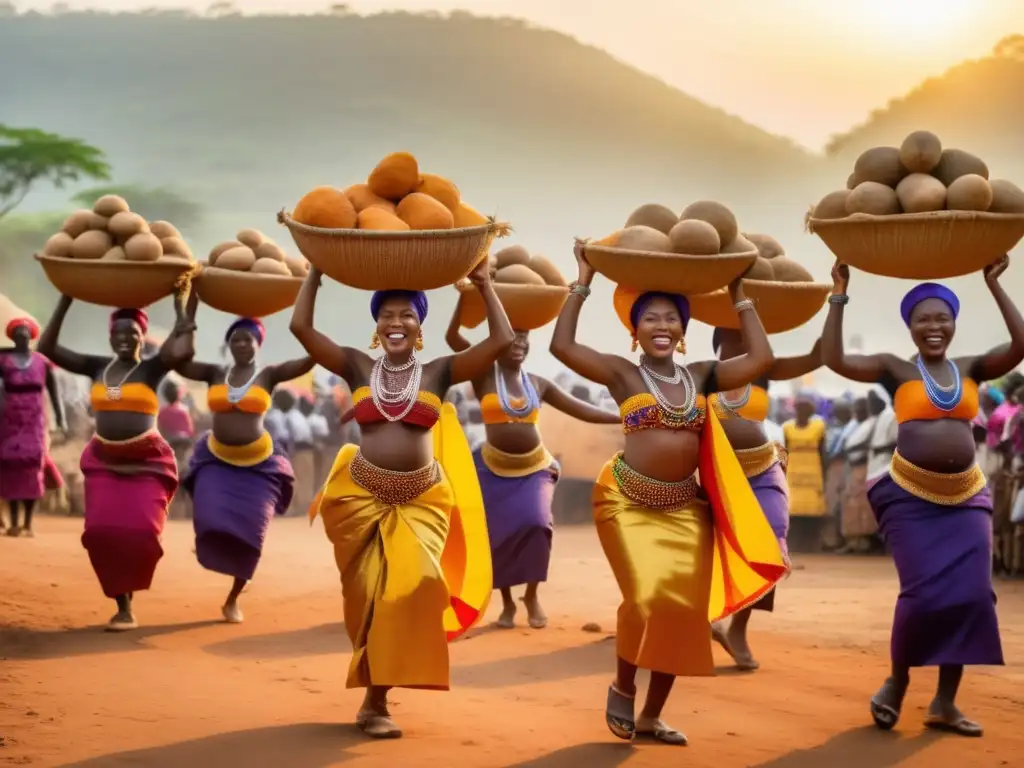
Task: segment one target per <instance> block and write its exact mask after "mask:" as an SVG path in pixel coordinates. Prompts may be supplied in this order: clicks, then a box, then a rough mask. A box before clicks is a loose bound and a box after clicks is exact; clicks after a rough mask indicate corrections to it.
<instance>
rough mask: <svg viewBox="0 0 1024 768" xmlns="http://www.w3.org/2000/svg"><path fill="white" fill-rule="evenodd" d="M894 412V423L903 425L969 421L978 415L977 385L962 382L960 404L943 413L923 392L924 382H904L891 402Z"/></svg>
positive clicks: (968, 380) (965, 380)
mask: <svg viewBox="0 0 1024 768" xmlns="http://www.w3.org/2000/svg"><path fill="white" fill-rule="evenodd" d="M892 407H893V410H894V411H895V412H896V422H897V423H898V424H903V423H905V422H908V421H934V420H936V419H956V420H958V421H970V420H971V419H973V418H974V417H975V416H977V415H978V385H977V384H976V383H975V381H974V380H973V379H964V380H963V395H961V397H960V402H959V403H957V404H956V407H954V408H953V410H951V411H943V410H942V409H940V408H936V407H935V406H934V405H932V401H931V400H929V399H928V393H927V392H926V391H925V388H924V382H923V381H921V380H920V379H917V380H915V381H905V382H903V383H902V384H900V386H899V388H898V389H897V390H896V395H895V397H893V401H892Z"/></svg>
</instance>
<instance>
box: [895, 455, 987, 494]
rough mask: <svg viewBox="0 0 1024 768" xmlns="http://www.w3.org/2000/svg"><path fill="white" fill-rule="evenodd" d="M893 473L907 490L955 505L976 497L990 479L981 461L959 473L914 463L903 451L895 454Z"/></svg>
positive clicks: (901, 486)
mask: <svg viewBox="0 0 1024 768" xmlns="http://www.w3.org/2000/svg"><path fill="white" fill-rule="evenodd" d="M889 476H890V477H891V478H892V480H893V482H894V483H896V485H898V486H899V487H900V488H902V489H903V490H904V491H906V492H907V493H910V494H913V495H914V496H917V497H918V498H919V499H924V500H925V501H930V502H932V503H933V504H941V505H943V506H946V507H955V506H958V505H960V504H963V503H964V502H965V501H967V500H968V499H970V498H973V497H974V496H976V495H977V494H979V493H980V492H981V491H982V489H983V488H984V487H985V485H986V482H987V481H986V480H985V473H984V472H982V471H981V467H979V466H978V465H977V464H975V465H974V466H973V467H971V468H970V469H966V470H964V471H963V472H957V473H955V474H947V473H944V472H931V471H929V470H927V469H921V467H919V466H917V465H916V464H912V463H910V462H909V461H907V460H906V459H904V458H903V457H902V456H900V455H899V453H894V454H893V457H892V463H891V464H890V465H889Z"/></svg>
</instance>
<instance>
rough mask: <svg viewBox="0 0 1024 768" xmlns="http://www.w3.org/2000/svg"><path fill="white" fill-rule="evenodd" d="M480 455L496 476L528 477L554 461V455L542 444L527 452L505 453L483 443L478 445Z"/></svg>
mask: <svg viewBox="0 0 1024 768" xmlns="http://www.w3.org/2000/svg"><path fill="white" fill-rule="evenodd" d="M480 456H481V458H482V459H483V460H484V464H486V465H487V468H488V469H489V470H491V472H493V473H494V474H496V475H497V476H498V477H528V476H529V475H532V474H534V473H536V472H540V471H541V470H543V469H547V468H548V467H550V466H551V465H552V464H553V463H554V461H555V457H554V456H552V455H551V454H550V453H548V449H547V448H545V447H544V445H543V444H541V445H538V446H537V447H536V448H535V449H533V450H532V451H530V452H529V453H505V451H499V450H498V449H497V448H495V447H494V446H493V445H491V444H490V443H484V444H483V445H482V446H481V447H480Z"/></svg>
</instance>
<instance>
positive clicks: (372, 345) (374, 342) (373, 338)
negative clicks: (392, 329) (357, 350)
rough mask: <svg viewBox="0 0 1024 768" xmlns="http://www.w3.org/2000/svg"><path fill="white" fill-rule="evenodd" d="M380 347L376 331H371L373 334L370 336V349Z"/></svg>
mask: <svg viewBox="0 0 1024 768" xmlns="http://www.w3.org/2000/svg"><path fill="white" fill-rule="evenodd" d="M379 347H380V336H378V335H377V332H376V331H374V332H373V336H371V337H370V349H378V348H379Z"/></svg>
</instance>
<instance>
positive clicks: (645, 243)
mask: <svg viewBox="0 0 1024 768" xmlns="http://www.w3.org/2000/svg"><path fill="white" fill-rule="evenodd" d="M595 245H605V246H608V247H610V248H622V249H623V250H627V251H647V252H649V253H671V252H672V241H671V240H669V239H668V235H666V234H665V233H664V232H659V231H658V230H656V229H654V228H653V227H646V226H644V225H643V224H637V225H636V226H634V227H626V228H625V229H620V230H619V231H618V232H613V233H612V234H610V235H608V237H606V238H604V239H603V240H598V241H597V242H596V243H595Z"/></svg>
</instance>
